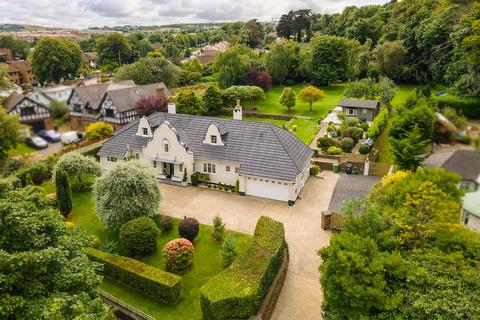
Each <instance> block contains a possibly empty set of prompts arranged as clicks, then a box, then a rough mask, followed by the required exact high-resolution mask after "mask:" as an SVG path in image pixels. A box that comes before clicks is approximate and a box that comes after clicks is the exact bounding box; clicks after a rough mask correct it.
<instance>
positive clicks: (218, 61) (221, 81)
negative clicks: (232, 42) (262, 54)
mask: <svg viewBox="0 0 480 320" xmlns="http://www.w3.org/2000/svg"><path fill="white" fill-rule="evenodd" d="M255 60H257V56H256V54H255V53H253V51H251V50H250V49H249V48H247V47H245V46H241V45H236V46H233V47H231V48H230V49H228V50H227V51H225V52H222V53H219V54H217V56H216V58H215V61H214V63H213V70H214V72H216V73H217V81H218V85H219V86H220V88H228V87H230V86H233V85H238V84H242V83H243V82H244V80H245V76H246V74H247V72H248V70H249V69H250V67H251V66H252V65H253V64H254V62H255Z"/></svg>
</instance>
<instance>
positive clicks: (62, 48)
mask: <svg viewBox="0 0 480 320" xmlns="http://www.w3.org/2000/svg"><path fill="white" fill-rule="evenodd" d="M82 64H83V53H82V50H81V48H80V46H79V45H78V43H76V42H74V41H71V40H67V39H58V38H43V39H41V40H40V41H39V42H38V44H37V45H36V46H35V49H34V50H33V53H32V70H33V73H35V75H36V76H37V78H38V81H39V82H41V83H43V82H51V81H54V82H59V81H60V80H61V79H65V78H68V77H74V76H77V75H78V71H79V70H80V68H81V66H82Z"/></svg>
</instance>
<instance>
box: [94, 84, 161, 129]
mask: <svg viewBox="0 0 480 320" xmlns="http://www.w3.org/2000/svg"><path fill="white" fill-rule="evenodd" d="M152 96H163V97H168V96H170V93H169V92H168V89H167V87H166V86H165V84H164V83H153V84H147V85H143V86H135V87H127V88H123V89H115V90H107V91H106V92H105V95H104V97H103V99H102V102H101V104H100V117H101V119H102V121H105V122H108V123H110V124H111V125H112V126H113V127H114V128H115V129H118V128H120V127H122V126H123V125H125V124H127V123H129V122H131V121H133V120H136V119H137V118H138V116H137V112H136V110H135V102H136V101H137V100H138V99H139V98H141V97H152Z"/></svg>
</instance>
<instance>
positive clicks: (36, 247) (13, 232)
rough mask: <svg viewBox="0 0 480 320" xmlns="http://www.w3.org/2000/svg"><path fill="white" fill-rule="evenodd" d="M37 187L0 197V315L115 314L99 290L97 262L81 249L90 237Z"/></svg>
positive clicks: (108, 317) (109, 319) (69, 317)
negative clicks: (70, 223)
mask: <svg viewBox="0 0 480 320" xmlns="http://www.w3.org/2000/svg"><path fill="white" fill-rule="evenodd" d="M39 190H41V188H39V187H27V188H25V189H21V190H17V191H12V192H11V193H10V194H8V195H7V197H5V198H4V199H0V234H2V237H1V239H0V261H1V263H0V277H1V278H2V287H1V292H0V317H1V318H2V319H6V320H13V319H66V320H74V319H102V320H113V319H115V317H114V315H113V310H111V309H110V308H109V307H108V306H107V305H105V304H103V302H102V301H101V300H100V298H99V297H98V295H97V288H98V286H99V285H100V283H101V282H102V277H101V276H100V275H99V274H98V272H99V269H100V268H99V267H100V266H99V265H98V264H97V263H94V262H91V261H90V260H89V259H88V257H87V256H86V255H85V254H84V253H83V251H82V248H83V247H84V246H88V245H90V242H91V239H89V238H88V237H86V235H85V234H84V233H80V231H79V230H78V229H76V228H68V227H67V226H66V225H65V224H64V223H63V221H62V220H63V219H62V217H61V216H60V215H59V214H58V212H55V211H54V210H52V208H50V207H48V206H45V204H44V199H45V198H46V194H45V192H43V191H42V192H39ZM36 200H38V201H36Z"/></svg>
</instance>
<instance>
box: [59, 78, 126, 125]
mask: <svg viewBox="0 0 480 320" xmlns="http://www.w3.org/2000/svg"><path fill="white" fill-rule="evenodd" d="M134 86H135V82H133V81H132V80H127V81H120V82H117V83H101V84H95V85H90V86H78V87H76V88H73V90H72V92H71V93H70V97H69V98H68V100H67V105H68V107H69V110H70V127H71V128H72V130H79V131H84V130H85V128H86V127H87V125H88V124H89V123H91V122H96V121H99V119H100V104H101V103H102V99H103V96H104V95H105V92H107V91H108V90H115V89H121V88H126V87H134Z"/></svg>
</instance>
